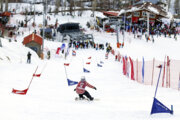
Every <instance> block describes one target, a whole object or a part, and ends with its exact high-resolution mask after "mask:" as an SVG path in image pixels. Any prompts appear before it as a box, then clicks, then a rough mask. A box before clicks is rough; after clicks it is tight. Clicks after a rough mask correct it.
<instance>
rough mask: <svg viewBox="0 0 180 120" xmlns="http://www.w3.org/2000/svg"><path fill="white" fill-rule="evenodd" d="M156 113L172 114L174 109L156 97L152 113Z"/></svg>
mask: <svg viewBox="0 0 180 120" xmlns="http://www.w3.org/2000/svg"><path fill="white" fill-rule="evenodd" d="M155 113H170V114H173V109H172V110H170V109H169V108H167V107H166V106H165V105H163V104H162V103H161V102H160V101H159V100H157V99H156V98H154V102H153V105H152V109H151V114H155Z"/></svg>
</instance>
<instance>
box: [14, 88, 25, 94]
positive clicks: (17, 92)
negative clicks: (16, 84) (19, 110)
mask: <svg viewBox="0 0 180 120" xmlns="http://www.w3.org/2000/svg"><path fill="white" fill-rule="evenodd" d="M27 91H28V88H27V89H25V90H16V89H14V88H13V90H12V93H14V94H20V95H26V93H27Z"/></svg>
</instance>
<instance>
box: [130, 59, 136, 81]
mask: <svg viewBox="0 0 180 120" xmlns="http://www.w3.org/2000/svg"><path fill="white" fill-rule="evenodd" d="M129 60H130V64H131V80H135V79H134V66H133V61H132V59H131V57H129Z"/></svg>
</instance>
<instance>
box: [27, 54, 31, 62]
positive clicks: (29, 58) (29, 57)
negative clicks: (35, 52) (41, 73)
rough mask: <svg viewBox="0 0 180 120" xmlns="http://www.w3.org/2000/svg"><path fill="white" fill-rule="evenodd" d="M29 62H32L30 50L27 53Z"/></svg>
mask: <svg viewBox="0 0 180 120" xmlns="http://www.w3.org/2000/svg"><path fill="white" fill-rule="evenodd" d="M27 63H29V64H30V63H31V53H30V52H28V54H27Z"/></svg>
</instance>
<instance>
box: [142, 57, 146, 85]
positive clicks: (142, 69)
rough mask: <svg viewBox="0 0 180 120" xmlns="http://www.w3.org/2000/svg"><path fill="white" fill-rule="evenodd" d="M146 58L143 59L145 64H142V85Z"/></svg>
mask: <svg viewBox="0 0 180 120" xmlns="http://www.w3.org/2000/svg"><path fill="white" fill-rule="evenodd" d="M144 64H145V63H144V57H143V63H142V83H144Z"/></svg>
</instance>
